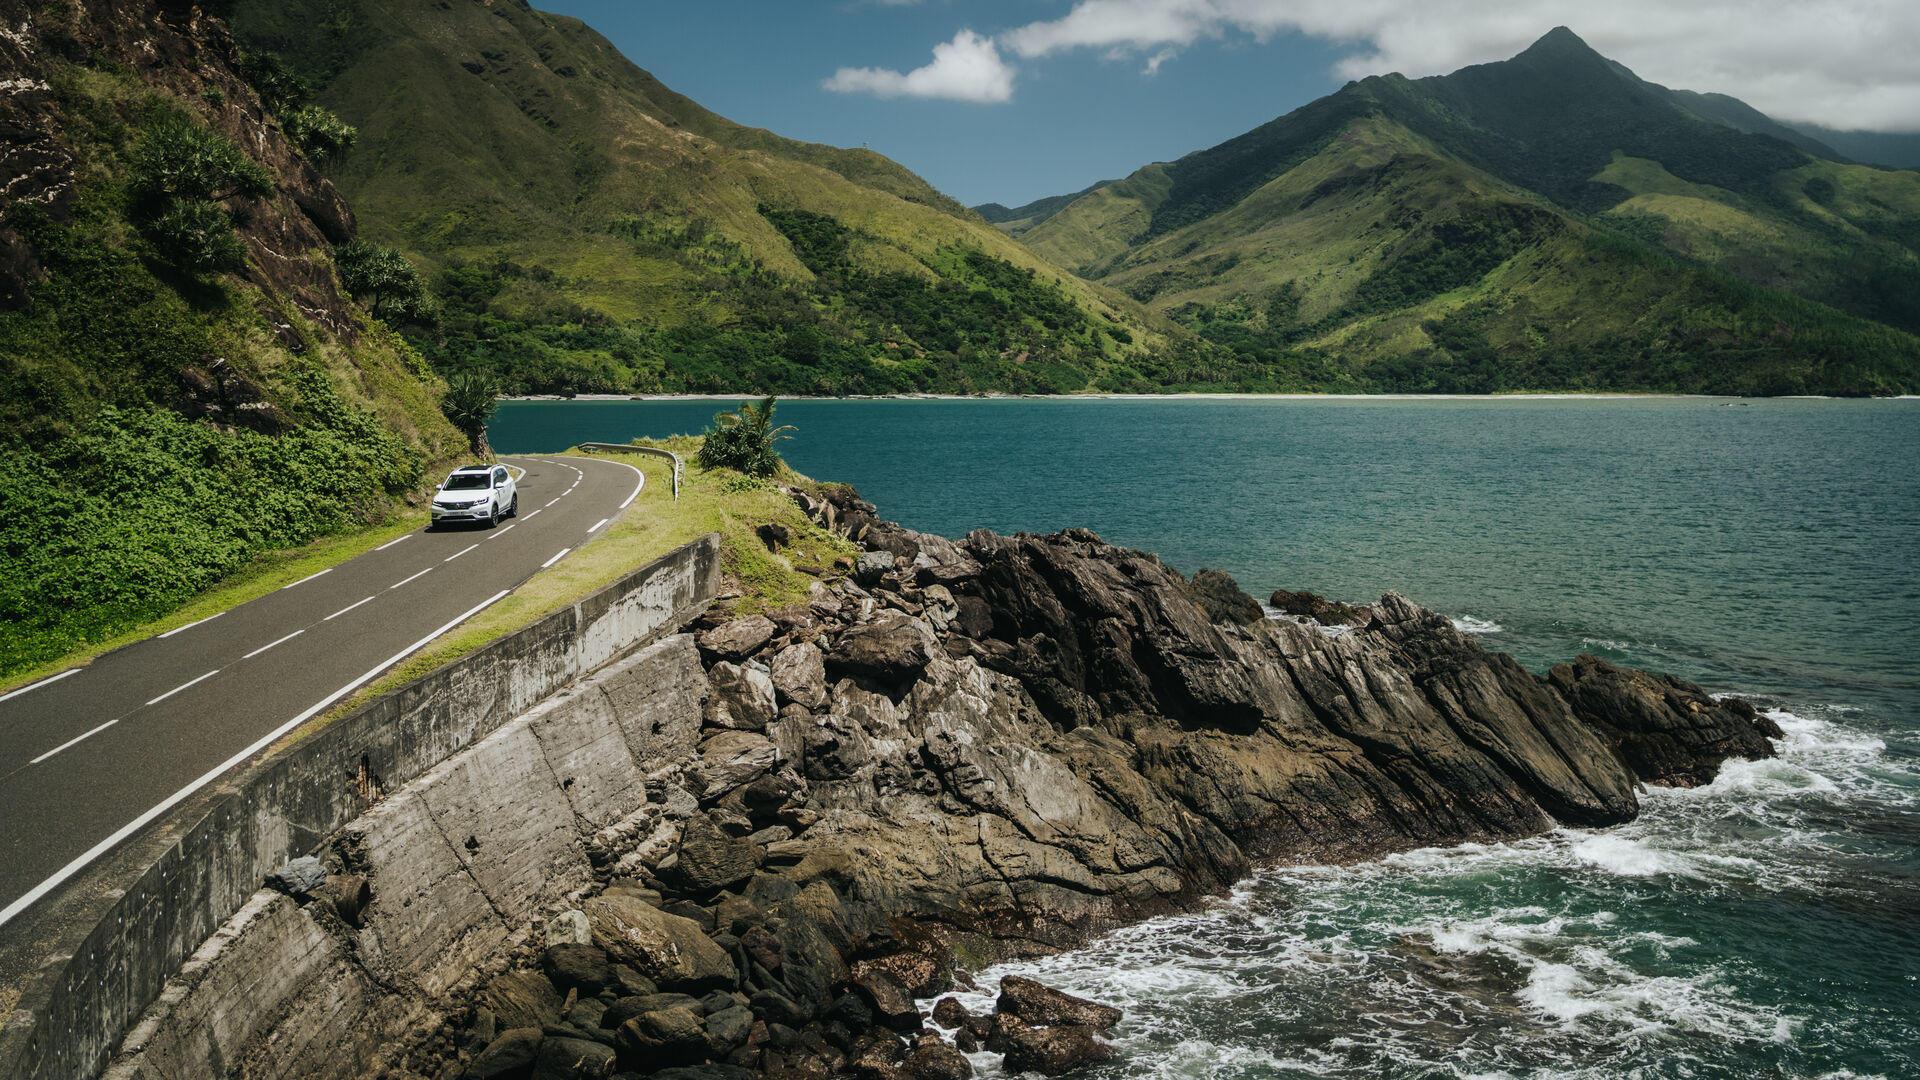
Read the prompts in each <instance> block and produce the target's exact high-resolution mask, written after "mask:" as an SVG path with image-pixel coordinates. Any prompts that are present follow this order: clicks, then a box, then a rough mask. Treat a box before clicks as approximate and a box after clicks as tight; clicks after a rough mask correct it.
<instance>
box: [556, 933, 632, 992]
mask: <svg viewBox="0 0 1920 1080" xmlns="http://www.w3.org/2000/svg"><path fill="white" fill-rule="evenodd" d="M540 967H541V970H543V971H545V972H546V973H547V979H548V980H549V981H551V982H552V983H553V985H554V986H556V987H558V988H559V989H560V990H561V991H563V992H564V991H567V990H572V989H575V988H578V989H579V991H580V992H581V993H582V994H588V995H591V994H598V993H599V992H600V991H602V990H605V989H607V988H609V987H613V986H617V985H619V977H618V976H616V975H615V974H614V971H613V964H612V962H611V961H609V960H608V959H607V953H606V950H604V949H602V948H600V947H599V946H596V945H572V944H560V945H549V946H547V949H546V951H545V952H543V953H541V955H540Z"/></svg>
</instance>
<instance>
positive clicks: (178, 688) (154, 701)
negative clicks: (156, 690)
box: [147, 668, 220, 705]
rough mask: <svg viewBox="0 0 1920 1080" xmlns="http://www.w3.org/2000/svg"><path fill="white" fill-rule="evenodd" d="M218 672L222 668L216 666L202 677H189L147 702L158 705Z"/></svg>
mask: <svg viewBox="0 0 1920 1080" xmlns="http://www.w3.org/2000/svg"><path fill="white" fill-rule="evenodd" d="M218 674H220V669H219V668H214V669H213V670H212V671H209V672H207V673H206V674H205V675H202V676H200V677H199V678H197V679H188V680H187V681H186V682H183V683H181V684H180V685H179V686H176V687H174V688H173V689H171V690H169V691H167V692H166V693H164V694H161V695H160V696H159V697H157V698H154V699H152V700H151V701H148V702H147V704H148V705H158V704H160V703H161V702H163V701H165V700H167V699H168V698H170V697H172V696H173V695H175V694H177V693H179V692H180V691H182V690H185V689H186V688H187V687H189V686H192V685H193V684H194V683H197V682H205V681H207V680H208V679H211V678H213V677H214V676H215V675H218Z"/></svg>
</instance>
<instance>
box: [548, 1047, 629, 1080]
mask: <svg viewBox="0 0 1920 1080" xmlns="http://www.w3.org/2000/svg"><path fill="white" fill-rule="evenodd" d="M613 1065H614V1052H613V1047H611V1046H606V1045H604V1044H601V1043H597V1042H591V1041H589V1040H586V1039H569V1038H549V1039H547V1040H546V1041H545V1042H543V1043H541V1044H540V1052H539V1054H538V1055H536V1056H535V1058H534V1061H533V1078H534V1080H573V1078H575V1077H600V1076H611V1075H612V1074H613Z"/></svg>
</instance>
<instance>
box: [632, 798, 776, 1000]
mask: <svg viewBox="0 0 1920 1080" xmlns="http://www.w3.org/2000/svg"><path fill="white" fill-rule="evenodd" d="M676 854H677V855H678V857H679V860H678V861H677V862H676V863H674V865H673V869H672V871H671V875H672V877H673V879H674V880H675V881H677V882H678V883H679V884H680V885H681V886H682V887H684V888H686V889H687V890H689V891H690V892H693V893H696V894H702V895H704V894H706V893H711V892H714V891H716V890H719V889H724V888H726V887H727V886H729V885H734V884H737V883H739V882H742V881H745V880H746V879H747V878H749V877H752V876H753V872H754V871H755V870H757V869H759V868H760V849H758V848H756V847H754V845H753V844H752V843H750V842H748V841H747V840H746V839H745V838H744V837H737V836H729V835H727V832H726V830H724V829H722V828H720V826H718V825H716V824H715V823H714V821H713V819H712V818H711V817H709V816H708V815H705V814H696V815H695V816H693V817H691V818H689V819H687V823H686V825H685V826H684V827H683V828H682V829H681V832H680V846H679V848H678V849H677V852H676ZM640 970H641V971H642V972H645V971H646V969H645V968H644V967H643V968H641V969H640Z"/></svg>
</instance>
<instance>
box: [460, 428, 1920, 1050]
mask: <svg viewBox="0 0 1920 1080" xmlns="http://www.w3.org/2000/svg"><path fill="white" fill-rule="evenodd" d="M730 404H732V402H731V401H663V402H625V401H623V402H513V403H507V404H505V405H503V407H502V408H501V410H500V413H499V415H498V417H497V419H496V421H495V424H494V428H493V440H494V443H495V445H496V447H497V448H498V449H500V450H502V451H536V452H538V451H552V450H556V449H560V448H563V447H565V446H569V445H572V444H573V443H576V442H580V441H586V440H608V441H623V440H625V439H628V438H632V437H634V436H637V435H665V434H672V433H677V432H685V431H696V430H699V429H700V428H701V427H703V426H704V425H705V423H706V421H707V420H708V418H709V417H710V416H711V414H712V413H713V412H714V411H715V410H716V409H718V408H721V407H725V406H728V405H730ZM780 415H781V419H782V420H783V421H786V422H789V423H793V424H796V425H798V427H799V430H798V431H797V432H796V433H795V437H794V439H793V440H792V441H791V442H790V443H788V444H787V445H786V452H787V456H788V458H789V460H791V461H792V462H793V464H794V465H795V466H796V467H797V468H800V469H801V470H803V471H805V472H807V473H809V474H811V475H813V476H816V477H820V478H823V479H834V480H843V481H846V482H849V483H852V484H854V485H855V486H856V487H858V488H859V489H860V490H861V492H862V493H863V494H865V495H866V497H867V498H869V499H871V500H872V501H873V502H875V503H877V504H878V505H879V507H880V509H881V512H882V513H883V514H884V515H886V516H888V517H892V518H895V519H897V520H899V521H902V522H904V523H906V524H908V525H910V526H913V527H915V528H920V529H925V530H929V531H933V532H939V533H945V534H948V535H956V536H957V535H960V534H962V533H964V532H966V531H968V530H970V529H973V528H979V527H986V528H992V529H996V530H1001V531H1013V530H1022V529H1024V530H1052V529H1058V528H1064V527H1068V526H1084V527H1088V528H1092V529H1094V530H1095V531H1097V532H1099V533H1101V534H1102V535H1104V536H1105V537H1107V538H1108V539H1110V540H1113V541H1115V542H1118V543H1123V544H1128V545H1132V546H1136V547H1141V548H1146V549H1150V550H1153V551H1156V552H1159V553H1160V554H1161V555H1162V556H1163V557H1164V558H1165V559H1166V560H1167V561H1168V562H1170V563H1172V564H1173V565H1175V566H1177V567H1180V568H1181V569H1183V570H1188V571H1191V570H1194V569H1197V568H1199V567H1202V566H1214V567H1219V568H1222V569H1225V570H1227V571H1229V572H1231V573H1232V574H1233V575H1234V576H1235V577H1236V578H1238V579H1239V580H1240V581H1241V583H1242V584H1243V585H1245V586H1246V587H1247V589H1248V591H1250V592H1253V593H1254V594H1255V595H1260V596H1264V595H1265V593H1266V592H1268V591H1270V590H1272V589H1274V588H1281V587H1284V588H1291V589H1309V590H1312V591H1315V592H1320V593H1324V594H1327V595H1331V596H1334V597H1338V598H1343V599H1350V600H1360V599H1367V598H1371V597H1373V596H1376V595H1378V594H1379V593H1380V592H1381V591H1383V590H1387V589H1393V590H1398V591H1400V592H1403V593H1406V594H1407V595H1409V596H1411V597H1413V598H1414V599H1415V600H1417V601H1419V602H1421V603H1423V604H1425V605H1427V606H1429V607H1432V608H1435V609H1437V610H1440V611H1443V612H1446V613H1447V614H1449V615H1450V616H1452V617H1453V618H1454V619H1455V621H1456V622H1457V623H1458V624H1459V625H1461V626H1462V627H1463V628H1466V629H1469V630H1471V631H1473V632H1475V633H1479V634H1482V635H1484V638H1485V641H1486V643H1487V644H1488V645H1489V646H1490V647H1493V648H1497V649H1504V650H1507V651H1511V652H1513V653H1515V654H1516V655H1518V656H1519V657H1520V658H1521V659H1522V660H1524V661H1525V662H1526V663H1528V664H1529V665H1531V666H1534V667H1536V668H1543V667H1545V666H1546V665H1548V664H1551V663H1553V662H1555V661H1558V660H1563V659H1566V658H1568V657H1571V656H1572V655H1574V654H1576V653H1579V652H1593V653H1597V654H1599V655H1602V656H1606V657H1609V658H1612V659H1615V660H1620V661H1624V662H1627V663H1632V664H1637V665H1642V666H1646V667H1651V668H1655V669H1658V670H1663V671H1670V672H1673V673H1675V674H1677V675H1680V676H1682V677H1685V678H1688V679H1692V680H1694V681H1696V682H1699V683H1701V684H1703V685H1705V686H1706V687H1707V688H1708V689H1710V690H1714V691H1716V692H1727V693H1739V694H1744V695H1748V696H1750V697H1753V698H1755V699H1756V700H1759V701H1760V702H1762V703H1763V704H1764V705H1765V706H1766V707H1767V708H1769V709H1771V710H1773V712H1774V715H1775V716H1776V718H1777V719H1778V720H1779V721H1780V723H1781V726H1782V727H1783V728H1784V729H1785V730H1786V732H1787V739H1786V741H1785V742H1784V743H1783V744H1782V745H1781V747H1780V749H1781V756H1780V757H1779V758H1778V759H1777V760H1773V761H1767V762H1760V763H1751V764H1734V765H1730V766H1728V767H1727V768H1725V769H1723V770H1722V773H1721V775H1720V777H1719V779H1718V780H1716V781H1715V782H1714V783H1713V784H1712V785H1710V786H1708V787H1705V788H1700V789H1696V790H1692V791H1667V790H1655V791H1652V792H1649V793H1648V795H1647V797H1646V799H1645V812H1644V813H1643V815H1642V817H1641V818H1640V819H1639V820H1638V821H1636V822H1634V823H1632V824H1630V825H1628V826H1625V827H1622V828H1618V829H1612V830H1606V831H1595V832H1587V831H1579V830H1562V831H1560V832H1558V833H1555V834H1553V835H1550V836H1546V837H1542V838H1539V839H1536V840H1530V841H1526V842H1523V843H1516V844H1506V845H1494V846H1481V845H1473V846H1467V847H1460V848H1448V849H1432V850H1425V851H1416V852H1410V853H1407V854H1403V855H1399V856H1394V857H1391V858H1388V859H1383V860H1381V861H1379V862H1375V863H1369V864H1364V865H1360V866H1342V867H1320V866H1289V867H1278V868H1273V869H1270V870H1267V871H1264V872H1262V873H1261V874H1259V875H1258V876H1256V877H1255V878H1254V879H1252V880H1250V881H1248V882H1246V883H1244V884H1243V885H1242V886H1241V887H1240V888H1239V889H1238V890H1236V891H1235V893H1234V894H1233V895H1232V896H1231V897H1227V898H1223V899H1222V900H1220V901H1219V902H1217V903H1215V904H1214V905H1212V906H1210V907H1209V908H1208V909H1206V910H1204V911H1201V912H1198V913H1195V914H1191V915H1186V916H1180V917H1175V918H1168V919H1161V920H1156V921H1154V922H1151V923H1147V924H1144V925H1142V926H1138V927H1134V928H1131V929H1128V930H1125V931H1122V932H1120V933H1117V934H1114V935H1112V936H1111V937H1109V938H1106V939H1103V940H1101V941H1099V942H1097V943H1095V944H1094V945H1092V946H1091V947H1089V948H1086V949H1083V950H1079V951H1076V952H1073V953H1069V954H1065V955H1061V956H1057V957H1052V958H1049V959H1046V960H1043V961H1039V962H1036V963H1029V964H1022V965H1018V966H1017V968H1013V969H1010V970H1021V971H1026V972H1029V973H1038V974H1039V976H1040V977H1041V978H1043V979H1045V980H1047V981H1049V982H1051V983H1053V984H1055V985H1059V986H1062V987H1063V988H1065V989H1070V990H1075V991H1079V992H1083V993H1086V994H1089V995H1091V996H1094V997H1097V998H1100V999H1101V1000H1105V1001H1111V1002H1113V1003H1115V1004H1118V1005H1121V1006H1123V1007H1124V1008H1125V1009H1126V1010H1127V1013H1128V1018H1127V1020H1126V1021H1125V1023H1124V1025H1123V1027H1122V1028H1121V1030H1120V1032H1119V1036H1118V1042H1119V1043H1120V1045H1121V1047H1122V1048H1123V1050H1124V1051H1125V1053H1124V1055H1123V1058H1122V1060H1121V1061H1120V1062H1119V1063H1117V1064H1115V1065H1114V1066H1111V1067H1108V1068H1104V1069H1101V1070H1099V1071H1098V1072H1097V1073H1096V1075H1100V1076H1111V1077H1249V1078H1251V1077H1280V1076H1284V1077H1294V1076H1301V1077H1305V1076H1338V1077H1373V1076H1393V1077H1402V1076H1404V1077H1415V1076H1443V1077H1508V1076H1511V1077H1521V1076H1527V1077H1532V1076H1579V1077H1595V1078H1599V1077H1619V1076H1645V1077H1670V1076H1671V1077H1721V1076H1726V1077H1748V1076H1757V1077H1856V1076H1858V1077H1865V1076H1881V1077H1889V1078H1893V1077H1920V479H1916V469H1917V468H1920V401H1913V400H1899V401H1827V400H1766V401H1734V400H1719V399H1701V398H1635V399H1612V400H1607V399H1552V398H1542V399H1361V400H1351V399H1308V400H1300V399H1202V398H1187V399H1149V400H1138V399H1125V400H983V401H923V400H908V401H891V400H889V401H793V402H786V403H782V405H781V407H780ZM985 1060H986V1059H984V1058H983V1059H982V1061H983V1062H984V1061H985Z"/></svg>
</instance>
